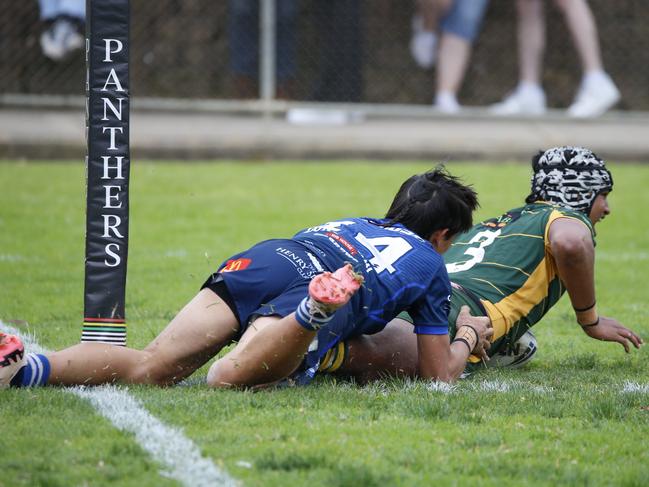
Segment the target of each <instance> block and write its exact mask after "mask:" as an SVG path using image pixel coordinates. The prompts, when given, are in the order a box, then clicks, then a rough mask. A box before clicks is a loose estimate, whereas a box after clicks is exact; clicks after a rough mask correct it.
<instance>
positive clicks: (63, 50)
mask: <svg viewBox="0 0 649 487" xmlns="http://www.w3.org/2000/svg"><path fill="white" fill-rule="evenodd" d="M38 3H39V7H40V17H41V20H42V21H43V22H44V23H45V30H44V31H43V33H42V34H41V49H42V50H43V54H45V55H46V56H47V57H48V58H50V59H52V60H54V61H61V60H62V59H65V58H66V57H67V56H68V55H69V54H71V53H72V52H74V51H77V50H79V49H82V48H83V46H84V44H85V35H84V26H85V20H86V1H85V0H39V2H38Z"/></svg>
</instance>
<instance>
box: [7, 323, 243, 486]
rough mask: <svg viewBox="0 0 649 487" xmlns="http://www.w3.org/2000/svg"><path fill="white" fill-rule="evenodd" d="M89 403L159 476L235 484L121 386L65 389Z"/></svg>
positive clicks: (27, 338)
mask: <svg viewBox="0 0 649 487" xmlns="http://www.w3.org/2000/svg"><path fill="white" fill-rule="evenodd" d="M0 331H3V332H5V333H9V334H12V335H18V336H19V337H20V339H21V340H22V341H23V344H24V345H25V350H26V351H28V352H34V353H47V350H45V349H44V348H43V347H41V346H40V345H39V344H38V343H37V342H36V340H34V338H33V336H31V335H29V334H26V333H23V332H21V331H20V330H17V329H16V328H13V327H11V326H9V325H7V324H5V323H3V322H2V321H0ZM64 390H67V391H69V392H71V393H72V394H75V395H77V396H79V397H81V398H83V399H86V400H87V401H89V402H90V404H92V406H93V407H94V408H95V409H96V410H97V411H98V412H99V413H100V414H101V415H102V416H104V417H105V418H106V419H108V420H109V421H110V422H111V423H112V424H113V425H114V426H115V427H116V428H117V429H119V430H120V431H126V432H129V433H132V434H134V435H135V439H136V441H137V443H138V444H139V445H140V447H141V448H142V449H143V450H145V451H146V452H148V453H149V454H150V455H151V457H152V458H153V459H154V460H155V461H157V462H158V463H159V464H161V465H162V466H163V468H164V470H163V471H162V472H161V474H162V475H165V476H167V477H171V478H173V479H176V480H178V481H179V482H180V483H181V484H183V485H186V486H192V487H193V486H206V487H207V486H226V487H229V486H236V485H238V483H237V482H236V481H235V480H234V479H233V478H231V477H230V476H228V474H227V473H225V472H224V471H222V470H221V469H219V468H218V467H216V465H214V464H213V463H212V462H211V461H210V460H209V459H207V458H204V457H203V456H202V455H201V452H200V450H199V449H198V447H197V446H196V445H194V443H193V442H192V441H191V440H189V439H188V438H186V437H185V435H184V434H183V433H182V431H180V430H179V429H177V428H172V427H170V426H167V425H165V424H164V423H162V422H161V421H160V420H158V419H157V418H155V417H154V416H152V415H151V414H150V413H149V412H148V411H147V410H146V409H144V407H143V406H142V404H140V402H139V401H138V400H137V399H135V398H134V397H133V396H131V395H130V394H129V393H128V389H127V388H124V387H116V386H112V385H106V386H98V387H73V388H65V389H64Z"/></svg>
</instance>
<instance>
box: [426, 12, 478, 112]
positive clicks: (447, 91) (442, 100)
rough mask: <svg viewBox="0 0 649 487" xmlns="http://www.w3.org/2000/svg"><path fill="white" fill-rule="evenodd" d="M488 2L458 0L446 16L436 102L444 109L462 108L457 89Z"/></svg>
mask: <svg viewBox="0 0 649 487" xmlns="http://www.w3.org/2000/svg"><path fill="white" fill-rule="evenodd" d="M488 4H489V1H488V0H456V1H455V3H454V4H453V7H452V9H451V10H450V11H449V12H448V14H447V15H446V16H445V17H444V19H443V20H442V24H441V27H442V32H443V34H442V39H441V43H440V46H439V66H438V69H437V91H436V102H435V104H436V106H437V108H438V109H440V110H441V111H444V112H447V113H453V112H456V111H457V110H458V109H459V104H458V102H457V93H458V92H459V90H460V86H461V85H462V81H463V80H464V75H465V73H466V68H467V66H468V63H469V58H470V56H471V46H472V43H473V41H474V40H475V38H476V37H477V35H478V32H479V31H480V26H481V25H482V20H483V19H484V15H485V12H486V9H487V5H488Z"/></svg>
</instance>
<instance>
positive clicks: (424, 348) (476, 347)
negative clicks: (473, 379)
mask: <svg viewBox="0 0 649 487" xmlns="http://www.w3.org/2000/svg"><path fill="white" fill-rule="evenodd" d="M456 324H457V325H456V326H457V332H456V334H455V338H454V339H453V342H450V343H449V335H448V334H444V335H429V334H424V333H418V334H417V353H418V365H419V367H418V368H419V375H420V377H422V378H424V379H433V380H440V381H443V382H453V381H455V380H456V379H457V378H458V377H459V376H460V374H461V373H462V372H463V371H464V368H465V367H466V362H467V360H468V358H469V355H471V353H474V354H476V355H478V356H481V357H483V358H486V359H487V360H488V357H487V352H486V350H487V349H488V348H489V345H490V342H489V337H490V336H491V335H492V334H493V329H492V328H491V321H490V320H489V318H487V317H485V316H471V314H470V313H469V308H468V307H467V306H463V307H462V309H461V310H460V314H459V315H458V317H457V321H456Z"/></svg>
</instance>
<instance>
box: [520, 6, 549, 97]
mask: <svg viewBox="0 0 649 487" xmlns="http://www.w3.org/2000/svg"><path fill="white" fill-rule="evenodd" d="M516 8H517V10H518V68H519V82H520V83H528V84H531V85H536V86H541V66H542V63H543V54H544V52H545V11H544V5H543V1H542V0H518V1H517V2H516Z"/></svg>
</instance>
